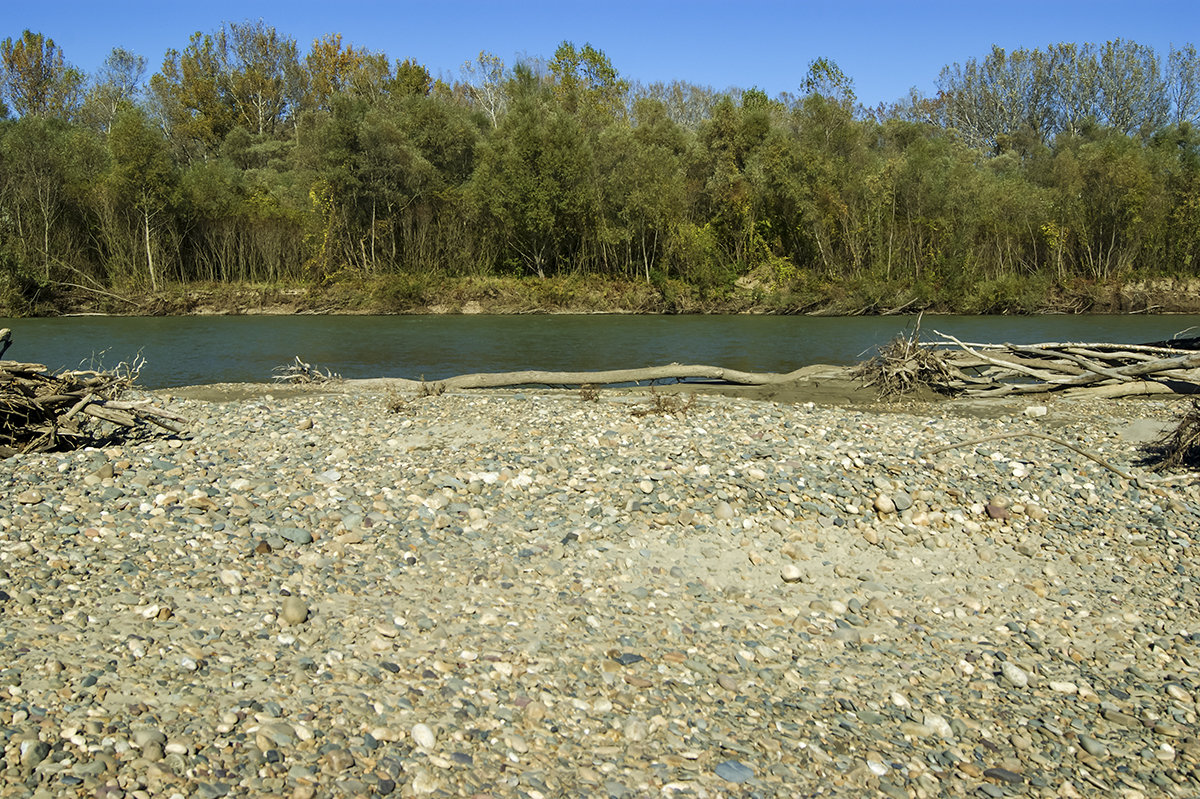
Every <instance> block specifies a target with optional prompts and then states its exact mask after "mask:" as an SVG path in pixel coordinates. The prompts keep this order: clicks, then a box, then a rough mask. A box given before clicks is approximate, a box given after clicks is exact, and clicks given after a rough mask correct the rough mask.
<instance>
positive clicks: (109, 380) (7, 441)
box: [0, 330, 185, 458]
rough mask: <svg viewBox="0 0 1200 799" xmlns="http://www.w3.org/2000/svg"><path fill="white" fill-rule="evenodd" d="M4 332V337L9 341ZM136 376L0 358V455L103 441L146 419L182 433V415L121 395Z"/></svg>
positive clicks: (127, 369)
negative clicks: (55, 369)
mask: <svg viewBox="0 0 1200 799" xmlns="http://www.w3.org/2000/svg"><path fill="white" fill-rule="evenodd" d="M5 334H8V331H7V330H0V342H3V341H11V336H9V337H8V338H6V337H5ZM2 346H3V344H0V347H2ZM2 352H3V350H2V349H0V353H2ZM136 377H137V370H136V368H130V367H125V368H119V369H117V370H116V371H113V372H97V371H66V372H59V373H58V374H49V373H48V370H47V369H46V367H45V366H43V365H42V364H38V363H21V362H19V361H3V360H0V457H5V458H6V457H9V456H11V455H16V454H20V453H28V452H52V451H61V450H69V449H76V448H78V447H82V446H88V445H97V444H103V443H106V442H108V441H112V440H113V439H114V438H116V437H118V435H117V433H118V431H119V432H120V433H124V434H128V433H129V432H132V431H136V430H138V429H139V428H141V427H143V426H144V423H149V424H152V425H156V426H157V427H160V428H163V429H165V430H169V431H171V432H174V433H179V432H182V430H183V423H184V422H185V420H184V419H183V418H182V417H179V416H177V415H175V414H173V413H170V412H169V411H165V410H163V409H161V408H156V407H153V406H152V405H151V404H150V402H149V401H148V400H147V401H139V402H131V401H122V400H121V399H120V397H121V395H122V394H124V393H125V391H126V390H127V389H129V388H130V387H131V386H132V385H133V383H134V380H135V379H136Z"/></svg>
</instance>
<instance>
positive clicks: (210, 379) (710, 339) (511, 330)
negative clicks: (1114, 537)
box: [0, 315, 1200, 388]
mask: <svg viewBox="0 0 1200 799" xmlns="http://www.w3.org/2000/svg"><path fill="white" fill-rule="evenodd" d="M914 322H915V317H903V316H891V317H866V316H862V317H812V316H608V315H591V316H569V315H535V316H486V315H481V316H201V317H111V316H82V317H63V318H55V319H0V327H8V328H11V329H12V331H13V346H12V348H11V349H10V350H9V351H8V353H7V354H6V355H5V356H4V357H5V358H6V359H9V360H17V361H26V362H32V363H41V364H45V365H46V366H49V367H50V368H51V369H53V370H59V369H64V368H68V369H74V368H81V367H82V368H94V367H101V368H106V369H111V368H113V367H115V366H116V365H117V364H119V363H120V362H122V361H125V362H129V361H131V360H132V359H134V358H136V357H139V356H140V357H141V358H144V359H145V365H144V366H143V368H142V371H141V374H140V378H139V383H140V384H141V385H143V386H145V387H147V388H165V387H172V386H182V385H196V384H202V383H224V382H269V381H270V379H271V375H272V370H273V369H274V368H275V367H277V366H281V365H283V364H286V363H289V362H291V361H292V360H293V358H295V357H296V356H300V358H301V359H303V360H304V361H306V362H308V363H310V364H313V365H314V366H318V367H326V368H329V369H331V370H333V371H334V372H337V373H339V374H341V375H342V376H343V377H348V378H351V377H408V378H414V379H416V378H421V377H425V378H426V379H429V380H434V379H439V378H443V377H449V376H452V375H456V374H466V373H470V372H505V371H510V370H515V369H548V370H595V369H615V368H632V367H639V366H656V365H661V364H667V363H672V362H678V363H698V364H710V365H713V366H724V367H729V368H734V369H743V370H746V371H755V372H787V371H791V370H792V369H796V368H798V367H801V366H806V365H809V364H814V363H829V364H848V363H855V362H857V361H859V360H862V359H863V358H865V357H868V356H869V355H870V354H871V353H872V350H873V348H875V347H878V346H879V345H882V344H885V343H887V342H888V341H889V340H891V339H892V338H893V337H895V336H896V335H898V334H901V333H905V332H908V331H910V330H911V329H912V326H913V324H914ZM1189 328H1194V329H1193V330H1192V332H1191V333H1189V334H1188V335H1198V334H1200V316H1142V315H1138V316H1022V317H1012V316H926V317H925V318H924V320H923V321H922V323H921V332H922V337H923V338H925V339H932V338H934V331H935V330H937V331H941V332H943V333H949V334H951V335H954V336H957V337H959V338H961V339H963V340H966V341H976V342H995V343H1002V342H1009V343H1014V344H1015V343H1023V344H1030V343H1037V342H1040V341H1106V342H1119V343H1142V342H1148V341H1157V340H1162V339H1167V338H1170V337H1171V336H1173V335H1175V334H1177V333H1180V332H1182V331H1185V330H1187V329H1189Z"/></svg>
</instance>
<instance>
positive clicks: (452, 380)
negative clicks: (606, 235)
mask: <svg viewBox="0 0 1200 799" xmlns="http://www.w3.org/2000/svg"><path fill="white" fill-rule="evenodd" d="M811 374H812V368H811V367H805V368H801V369H797V370H795V371H793V372H787V373H775V372H743V371H740V370H738V369H726V368H724V367H720V366H705V365H699V364H678V363H672V364H667V365H665V366H648V367H643V368H639V369H611V370H608V371H601V372H547V371H541V370H527V371H518V372H479V373H475V374H466V375H457V376H455V377H447V378H444V379H442V380H433V381H428V382H427V381H424V380H409V379H406V378H401V377H372V378H360V379H356V380H347V381H345V382H346V383H347V384H349V385H353V386H359V387H362V388H388V389H395V390H400V391H426V392H433V393H438V392H441V391H449V390H455V389H471V388H512V387H514V386H583V385H588V384H590V385H613V384H617V383H633V384H639V383H654V382H656V381H659V380H675V381H680V382H681V381H685V380H708V381H715V382H721V383H730V384H734V385H742V386H766V385H773V384H776V383H788V382H791V381H794V380H798V379H802V378H804V377H807V376H808V375H811Z"/></svg>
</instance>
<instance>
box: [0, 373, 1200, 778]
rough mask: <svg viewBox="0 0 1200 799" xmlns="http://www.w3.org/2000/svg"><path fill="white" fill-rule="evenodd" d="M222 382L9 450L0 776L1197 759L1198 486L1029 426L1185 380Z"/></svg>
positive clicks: (859, 767) (998, 773)
mask: <svg viewBox="0 0 1200 799" xmlns="http://www.w3.org/2000/svg"><path fill="white" fill-rule="evenodd" d="M198 396H201V395H200V394H196V393H191V394H189V392H185V391H177V392H175V396H171V397H166V398H164V396H163V395H161V394H160V395H159V396H158V400H159V401H161V402H164V403H165V404H166V406H167V407H169V408H170V409H171V410H173V411H175V412H178V413H181V414H183V415H184V416H187V417H189V418H191V419H192V420H193V424H192V427H191V432H190V434H189V435H187V436H185V437H181V438H176V439H148V440H144V441H140V442H133V443H127V444H123V445H120V446H113V447H109V448H106V449H103V450H90V451H81V452H74V453H67V454H57V455H41V456H26V457H18V458H13V459H9V460H6V461H0V502H2V507H3V508H4V513H3V515H2V516H0V748H2V749H3V759H2V760H0V797H23V796H39V797H41V796H45V797H50V796H89V797H105V799H117V798H118V797H143V796H146V797H149V796H156V797H157V796H163V797H173V796H179V797H204V798H206V799H207V798H209V797H219V796H280V797H313V796H331V797H340V796H387V795H393V796H467V797H509V796H512V797H531V798H532V799H543V798H545V799H549V798H550V797H562V796H601V797H604V796H608V797H642V796H666V797H674V796H677V797H688V796H694V797H724V796H751V797H774V796H815V795H831V796H888V797H897V798H899V797H922V798H923V797H935V796H979V797H1003V796H1037V797H1080V796H1122V797H1128V798H1129V799H1134V798H1135V797H1151V796H1179V797H1184V796H1195V795H1197V794H1200V768H1198V764H1200V737H1198V736H1200V729H1198V727H1197V706H1196V701H1197V697H1198V696H1200V651H1198V649H1197V645H1198V644H1200V602H1198V597H1200V593H1198V591H1197V588H1198V585H1197V582H1196V581H1197V579H1200V561H1198V559H1197V552H1196V547H1197V544H1196V541H1197V536H1198V535H1200V490H1198V489H1197V487H1196V486H1195V485H1191V486H1189V485H1186V484H1185V485H1176V486H1171V487H1167V488H1162V487H1159V486H1156V485H1154V484H1151V483H1149V482H1144V481H1129V480H1127V479H1125V478H1124V477H1121V476H1119V475H1118V474H1117V473H1116V472H1114V471H1113V470H1112V469H1110V468H1107V467H1105V466H1103V465H1101V464H1099V463H1096V462H1094V461H1092V460H1088V459H1086V458H1084V457H1081V456H1080V455H1078V454H1077V453H1075V452H1072V451H1070V450H1067V449H1064V448H1063V447H1061V446H1058V445H1056V444H1054V443H1053V442H1051V441H1048V440H1045V439H1041V438H1033V437H1021V436H1019V435H1018V434H1020V433H1022V432H1031V431H1036V432H1041V433H1045V434H1049V435H1053V436H1055V437H1059V438H1061V439H1063V440H1065V441H1069V442H1071V443H1072V444H1074V445H1075V446H1077V447H1080V448H1082V449H1086V450H1088V451H1090V452H1092V453H1095V454H1096V455H1097V456H1099V457H1100V458H1102V459H1104V460H1106V461H1107V462H1108V463H1109V464H1111V465H1112V466H1114V467H1116V468H1118V469H1120V470H1122V471H1127V472H1132V473H1133V474H1134V475H1136V476H1139V477H1141V476H1147V475H1148V473H1147V472H1146V471H1145V470H1144V469H1143V468H1141V467H1139V466H1138V465H1137V461H1138V459H1139V457H1140V454H1141V451H1140V447H1141V444H1142V442H1143V441H1145V440H1146V439H1147V438H1148V437H1151V436H1153V435H1154V434H1156V433H1157V432H1158V430H1159V429H1160V428H1161V425H1162V423H1163V422H1169V421H1170V420H1172V419H1173V418H1174V416H1175V415H1176V413H1177V412H1178V411H1179V409H1180V407H1181V404H1180V403H1178V402H1177V401H1170V400H1159V399H1155V400H1144V401H1136V402H1135V401H1121V402H1117V401H1104V402H1096V401H1067V400H1058V401H1050V402H1048V403H1046V404H1045V405H1044V406H1043V407H1035V408H1030V407H1026V406H1027V405H1028V404H1029V403H1016V402H1014V403H1007V404H1004V403H974V404H967V403H930V404H915V405H912V406H908V407H904V408H883V409H881V408H864V407H858V406H829V405H823V404H819V403H818V404H813V403H794V404H789V403H775V402H766V401H760V400H754V399H749V398H745V397H728V396H698V397H697V398H696V399H695V400H694V401H693V402H692V403H691V405H690V406H689V407H687V409H686V410H681V411H677V412H675V413H663V412H662V411H664V410H669V408H667V407H664V406H667V405H670V404H671V403H666V402H658V403H657V404H658V406H659V407H655V403H654V402H653V400H652V398H648V397H647V396H646V395H645V393H644V392H632V393H630V392H625V393H621V392H600V395H599V397H598V399H597V400H596V401H588V400H587V399H586V398H585V397H583V396H581V394H580V393H579V392H570V391H563V392H548V391H537V390H522V391H503V392H501V391H495V392H476V393H464V394H457V395H451V394H446V395H442V396H432V397H424V398H416V397H397V396H392V395H389V394H388V393H387V392H386V391H362V390H355V391H339V390H336V389H335V390H331V391H326V392H319V391H313V392H303V391H301V392H295V391H293V392H290V393H289V394H288V395H287V396H284V395H283V392H282V391H276V392H275V393H274V394H270V393H266V392H265V391H263V392H257V393H255V392H245V393H242V394H240V395H235V394H231V395H230V396H231V397H234V398H229V399H226V400H225V401H215V399H213V398H212V397H210V398H208V399H197V398H194V397H198ZM998 434H1003V435H1004V436H1005V437H1004V438H1000V439H997V440H993V441H989V442H986V443H983V444H977V445H973V446H965V447H957V448H953V449H948V450H946V451H944V452H940V453H937V454H933V455H928V454H927V453H929V452H930V451H931V450H933V449H936V448H937V447H940V446H944V445H948V444H956V443H960V442H964V441H968V440H971V439H975V438H982V437H986V436H995V435H998Z"/></svg>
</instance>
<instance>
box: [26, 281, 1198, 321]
mask: <svg viewBox="0 0 1200 799" xmlns="http://www.w3.org/2000/svg"><path fill="white" fill-rule="evenodd" d="M410 281H416V283H417V284H419V285H416V286H415V287H414V285H410ZM877 293H878V294H879V296H881V297H884V296H886V297H892V298H895V299H894V300H887V301H884V300H873V301H863V300H855V299H852V298H849V297H848V296H845V295H844V292H842V291H839V290H838V288H837V287H836V286H827V287H825V288H823V289H822V290H821V292H819V293H815V294H806V295H800V294H794V293H792V291H791V290H790V289H787V288H779V287H771V286H768V285H764V284H760V283H756V282H753V281H751V282H750V283H745V284H744V285H743V284H742V283H737V284H734V285H730V286H725V287H722V288H714V289H701V288H698V287H695V286H689V285H687V284H685V283H682V282H678V281H667V282H666V283H665V284H661V285H660V284H649V283H645V282H642V281H629V280H608V279H603V278H596V277H584V276H565V277H552V278H542V279H535V278H516V277H507V278H505V277H489V278H442V279H439V280H436V281H435V280H434V279H433V278H427V277H420V276H418V277H413V276H406V275H396V276H392V277H390V278H384V277H375V278H369V279H363V280H358V281H350V280H346V281H342V282H335V283H330V284H327V285H321V286H311V285H290V284H284V285H277V286H270V285H244V284H203V283H202V284H187V285H177V286H171V287H169V288H167V289H164V290H161V291H159V292H157V293H150V292H146V291H144V290H141V289H130V290H128V291H125V292H122V293H109V292H104V293H99V294H97V293H95V292H88V291H81V290H79V289H72V288H66V289H63V288H62V287H59V288H58V289H57V290H54V289H49V290H47V293H46V294H45V296H43V293H42V291H41V290H39V292H38V293H37V294H35V295H34V296H33V297H30V298H25V299H20V298H17V297H10V298H7V301H8V303H9V307H8V308H7V310H6V311H5V312H4V313H6V314H8V315H14V316H20V315H27V316H35V317H37V316H43V317H44V316H67V315H113V316H224V315H282V314H289V315H291V314H301V315H443V314H468V315H473V314H497V315H521V314H534V315H539V314H614V315H618V314H619V315H629V314H647V315H680V314H710V315H711V314H718V315H719V314H747V315H763V314H768V315H812V316H862V315H867V316H898V315H914V314H917V313H926V314H930V315H934V314H956V313H957V314H968V315H974V314H982V315H1040V314H1052V315H1057V314H1067V315H1074V314H1081V313H1090V314H1196V313H1200V280H1196V279H1192V278H1188V279H1184V278H1170V277H1143V278H1138V279H1128V280H1123V281H1111V282H1107V283H1092V282H1088V281H1084V280H1076V281H1074V282H1068V283H1065V284H1062V285H1057V284H1055V285H1047V286H1046V287H1045V289H1044V290H1042V291H1036V292H1027V293H1026V294H1023V295H1020V296H1014V297H1011V298H1008V299H1004V298H993V299H991V300H988V301H987V302H986V303H984V304H982V305H980V304H979V302H977V301H976V300H972V299H970V298H967V297H926V298H924V299H921V300H919V301H918V300H914V299H912V297H913V296H914V294H913V289H912V288H911V287H908V286H905V285H903V284H897V285H896V286H894V287H881V288H880V290H879V291H878V292H877ZM864 302H866V304H863V303H864Z"/></svg>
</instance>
